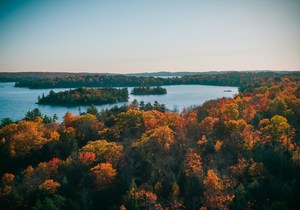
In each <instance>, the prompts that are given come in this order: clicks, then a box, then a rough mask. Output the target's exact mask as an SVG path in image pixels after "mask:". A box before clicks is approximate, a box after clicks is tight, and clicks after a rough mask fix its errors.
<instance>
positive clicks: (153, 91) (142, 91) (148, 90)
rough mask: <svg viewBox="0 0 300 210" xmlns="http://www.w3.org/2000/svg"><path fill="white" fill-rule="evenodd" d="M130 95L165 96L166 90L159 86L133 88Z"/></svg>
mask: <svg viewBox="0 0 300 210" xmlns="http://www.w3.org/2000/svg"><path fill="white" fill-rule="evenodd" d="M131 94H132V95H164V94H167V89H166V88H162V87H159V86H156V87H149V86H146V87H145V86H142V87H135V88H133V89H132V91H131Z"/></svg>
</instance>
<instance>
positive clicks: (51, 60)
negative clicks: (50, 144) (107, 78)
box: [0, 0, 300, 73]
mask: <svg viewBox="0 0 300 210" xmlns="http://www.w3.org/2000/svg"><path fill="white" fill-rule="evenodd" d="M225 70H240V71H243V70H300V1H299V0H251V1H250V0H226V1H224V0H98V1H97V0H6V1H4V0H1V3H0V71H2V72H21V71H44V72H45V71H48V72H49V71H53V72H100V73H104V72H108V73H135V72H157V71H171V72H176V71H197V72H200V71H225Z"/></svg>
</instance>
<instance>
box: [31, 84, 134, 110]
mask: <svg viewBox="0 0 300 210" xmlns="http://www.w3.org/2000/svg"><path fill="white" fill-rule="evenodd" d="M124 101H128V89H127V88H122V89H117V88H86V87H81V88H77V89H74V90H66V91H62V92H57V93H55V92H54V91H53V90H51V91H50V93H49V94H48V95H47V96H44V95H43V96H42V97H39V98H38V102H37V103H38V104H47V105H62V106H78V105H91V104H94V105H102V104H110V103H116V102H124Z"/></svg>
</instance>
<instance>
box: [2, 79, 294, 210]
mask: <svg viewBox="0 0 300 210" xmlns="http://www.w3.org/2000/svg"><path fill="white" fill-rule="evenodd" d="M241 75H243V74H241ZM266 75H268V74H257V75H256V76H255V77H253V78H250V79H246V78H245V77H243V76H241V77H239V80H238V81H237V83H238V84H242V85H243V92H240V93H239V94H238V95H236V96H235V97H234V98H231V99H229V98H221V99H217V100H211V101H207V102H205V103H204V104H203V105H202V106H199V107H196V108H194V109H192V110H184V111H183V112H182V113H180V114H177V113H174V112H166V110H160V109H159V108H160V105H159V104H158V103H157V104H156V105H151V106H152V109H150V106H149V108H145V104H143V103H142V102H140V103H138V102H136V101H135V102H133V103H132V104H131V105H124V106H122V107H114V108H112V109H110V110H102V111H98V110H97V109H96V108H95V107H90V108H89V109H88V111H87V113H82V115H80V116H74V115H72V114H71V113H66V115H65V116H64V119H63V122H62V123H61V124H58V123H56V122H53V120H52V121H49V122H48V121H44V120H43V119H42V117H43V115H42V114H41V113H39V112H38V110H35V111H30V112H28V114H27V116H26V117H25V118H24V119H23V120H21V121H18V122H12V121H9V120H5V121H3V122H2V125H1V128H0V176H1V177H2V178H1V180H0V207H1V209H2V208H3V209H122V210H124V209H128V210H137V209H162V210H163V209H174V210H175V209H195V210H198V209H202V210H204V209H265V210H267V209H299V208H300V205H299V201H298V200H299V199H298V197H299V194H300V190H299V189H300V175H299V174H300V147H299V146H300V142H299V139H300V138H299V137H300V111H299V110H300V98H299V96H300V94H299V92H300V91H299V90H300V83H299V81H300V80H299V79H300V78H299V76H295V75H293V74H291V75H280V76H278V75H273V74H271V75H268V76H266ZM227 76H228V75H220V76H218V77H215V78H220V79H221V78H227ZM228 78H229V76H228ZM235 79H236V78H235ZM252 80H253V81H252ZM231 81H235V80H234V78H231ZM249 81H251V82H250V83H248V82H249ZM220 82H221V81H220ZM237 83H235V84H237ZM155 107H156V108H155Z"/></svg>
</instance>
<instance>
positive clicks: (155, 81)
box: [15, 71, 300, 91]
mask: <svg viewBox="0 0 300 210" xmlns="http://www.w3.org/2000/svg"><path fill="white" fill-rule="evenodd" d="M284 76H288V77H295V76H296V77H299V76H300V72H237V71H235V72H225V73H211V74H208V73H202V74H200V73H199V74H195V75H185V76H182V77H171V78H160V77H151V76H150V77H145V76H128V75H110V74H107V75H105V74H102V75H99V74H95V75H90V74H89V75H77V76H67V75H66V76H65V77H63V76H60V77H55V78H40V79H34V80H32V79H23V80H16V84H15V86H16V87H28V88H33V89H43V88H79V87H138V86H162V85H187V84H197V85H217V86H238V87H240V88H242V91H243V90H244V88H245V86H249V85H250V86H251V85H252V84H254V85H256V86H257V85H260V83H261V82H264V81H267V80H268V78H273V80H275V81H279V80H280V79H281V78H282V77H284Z"/></svg>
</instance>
